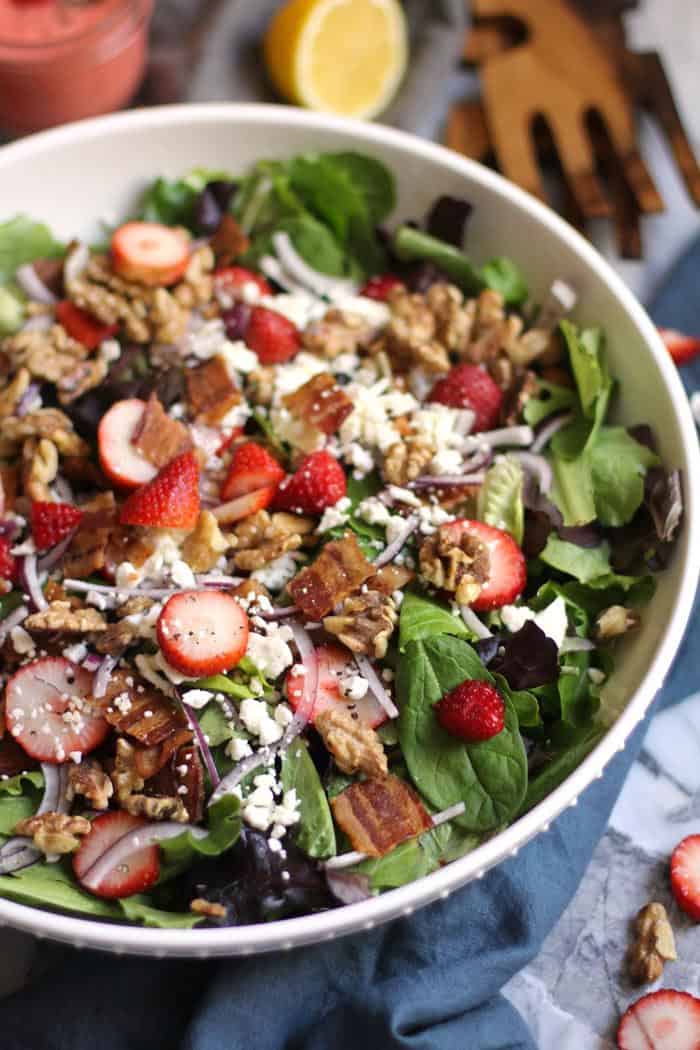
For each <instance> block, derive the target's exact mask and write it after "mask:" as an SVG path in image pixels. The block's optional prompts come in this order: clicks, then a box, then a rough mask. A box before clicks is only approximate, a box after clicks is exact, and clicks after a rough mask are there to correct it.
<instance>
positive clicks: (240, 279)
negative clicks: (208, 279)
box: [214, 266, 272, 299]
mask: <svg viewBox="0 0 700 1050" xmlns="http://www.w3.org/2000/svg"><path fill="white" fill-rule="evenodd" d="M247 284H248V285H250V284H252V285H255V287H256V288H257V289H258V291H259V292H260V294H261V295H272V288H271V287H270V285H269V284H268V283H267V281H266V280H265V278H264V277H263V276H262V274H259V273H255V272H254V271H253V270H249V269H248V268H247V267H246V266H222V267H221V269H219V270H215V271H214V285H215V287H216V288H217V289H219V290H220V291H222V292H226V293H227V294H228V295H230V296H231V298H232V299H242V298H244V296H245V292H244V289H245V286H246V285H247Z"/></svg>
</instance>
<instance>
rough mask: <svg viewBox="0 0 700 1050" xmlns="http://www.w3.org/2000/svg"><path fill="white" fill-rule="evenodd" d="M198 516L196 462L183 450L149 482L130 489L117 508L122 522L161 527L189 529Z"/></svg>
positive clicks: (191, 455) (197, 465)
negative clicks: (119, 507)
mask: <svg viewBox="0 0 700 1050" xmlns="http://www.w3.org/2000/svg"><path fill="white" fill-rule="evenodd" d="M198 517H199V461H198V459H197V457H196V456H195V454H194V452H191V451H190V452H183V453H182V455H180V456H176V457H175V459H173V460H171V461H170V463H168V464H167V465H166V466H164V467H163V469H162V470H160V471H159V472H158V473H157V474H156V476H155V478H154V479H153V481H149V482H148V484H146V485H143V486H142V487H141V488H139V489H136V491H135V492H132V493H131V495H130V496H129V498H128V499H127V501H126V503H125V504H124V506H123V507H122V509H121V513H120V515H119V522H120V524H122V525H146V526H150V527H154V528H162V529H193V528H194V527H195V525H196V524H197V518H198Z"/></svg>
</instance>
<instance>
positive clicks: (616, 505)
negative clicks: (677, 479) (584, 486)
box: [590, 427, 659, 526]
mask: <svg viewBox="0 0 700 1050" xmlns="http://www.w3.org/2000/svg"><path fill="white" fill-rule="evenodd" d="M658 463H659V457H658V456H657V455H656V454H655V453H654V452H652V451H651V449H649V448H647V447H646V446H645V445H640V444H639V442H638V441H635V440H634V438H633V437H630V435H629V434H628V433H627V431H626V430H625V428H624V427H603V428H601V430H600V431H599V432H598V436H597V437H596V440H595V442H594V444H593V446H592V448H591V450H590V465H591V480H592V483H593V494H594V499H595V508H596V512H597V516H598V520H599V521H600V522H601V523H602V524H603V525H612V526H619V525H626V524H627V522H628V521H631V520H632V518H633V517H634V515H635V512H636V511H637V510H638V509H639V507H640V506H641V504H642V502H643V500H644V475H645V473H646V471H647V468H648V467H654V466H656V465H657V464H658Z"/></svg>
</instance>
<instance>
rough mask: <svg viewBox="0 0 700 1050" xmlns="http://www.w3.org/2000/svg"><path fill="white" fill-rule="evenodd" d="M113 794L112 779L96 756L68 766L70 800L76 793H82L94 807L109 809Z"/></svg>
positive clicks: (67, 792) (68, 795) (68, 793)
mask: <svg viewBox="0 0 700 1050" xmlns="http://www.w3.org/2000/svg"><path fill="white" fill-rule="evenodd" d="M113 794H114V786H113V784H112V781H111V780H110V779H109V777H108V776H107V774H106V773H105V771H104V770H103V768H102V766H101V765H100V763H99V762H98V761H97V759H96V758H84V759H83V760H82V762H80V763H79V764H78V765H77V766H76V765H73V764H71V765H70V766H69V767H68V789H67V791H66V797H67V798H68V801H69V802H72V801H73V799H74V798H75V797H76V795H82V796H83V798H85V799H87V801H88V802H89V803H90V805H91V806H92V808H93V809H107V806H108V805H109V800H110V799H111V797H112V795H113Z"/></svg>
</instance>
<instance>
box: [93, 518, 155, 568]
mask: <svg viewBox="0 0 700 1050" xmlns="http://www.w3.org/2000/svg"><path fill="white" fill-rule="evenodd" d="M154 550H155V545H154V543H153V542H152V539H151V536H149V535H148V534H144V535H139V533H138V532H137V531H136V530H135V529H132V528H129V526H128V525H115V527H114V528H113V529H112V531H111V533H110V536H109V542H108V543H107V549H106V551H105V564H104V569H105V574H106V575H107V576H109V577H110V578H113V577H114V573H115V571H116V568H117V565H121V563H122V562H123V561H129V562H131V564H132V565H134V566H135V567H136V568H137V569H140V568H141V566H142V565H143V564H144V562H145V561H146V560H147V559H148V558H150V556H151V555H152V554H153V552H154Z"/></svg>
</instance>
